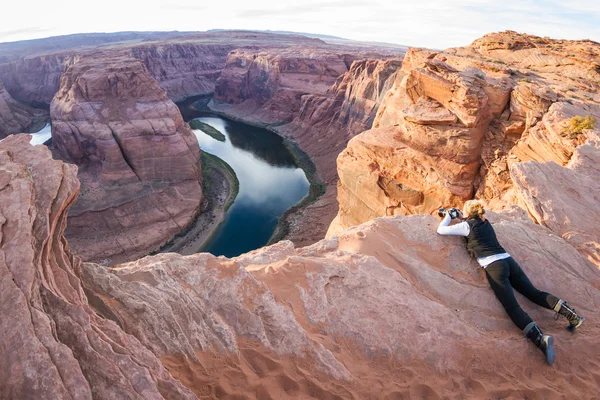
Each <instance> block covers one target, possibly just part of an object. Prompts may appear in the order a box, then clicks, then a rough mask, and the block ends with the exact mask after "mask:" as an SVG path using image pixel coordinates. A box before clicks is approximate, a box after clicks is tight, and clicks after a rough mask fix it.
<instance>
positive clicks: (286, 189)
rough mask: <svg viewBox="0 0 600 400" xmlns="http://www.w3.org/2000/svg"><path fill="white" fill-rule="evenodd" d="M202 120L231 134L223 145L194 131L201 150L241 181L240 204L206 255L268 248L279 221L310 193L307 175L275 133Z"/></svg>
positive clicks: (226, 254) (227, 134)
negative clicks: (216, 159)
mask: <svg viewBox="0 0 600 400" xmlns="http://www.w3.org/2000/svg"><path fill="white" fill-rule="evenodd" d="M197 119H199V120H200V121H202V122H204V123H206V124H209V125H211V126H213V127H214V128H216V129H218V130H219V131H221V132H222V133H223V134H224V135H225V137H226V139H225V142H219V141H217V140H215V139H213V138H212V137H210V136H208V135H206V134H205V133H203V132H202V131H201V130H194V133H195V134H196V137H197V138H198V143H199V144H200V147H201V148H202V149H203V150H204V151H206V152H208V153H211V154H214V155H216V156H218V157H220V158H222V159H223V160H225V161H226V162H227V163H229V165H231V167H232V168H233V169H234V171H235V172H236V174H237V177H238V179H239V181H240V191H239V194H238V197H237V198H236V200H235V203H234V204H233V206H232V207H231V208H230V209H229V211H228V212H227V215H226V217H225V221H224V222H223V225H221V228H220V229H219V232H217V233H216V234H215V236H214V237H213V239H212V240H211V241H210V243H208V244H207V246H206V247H205V248H204V249H202V251H207V252H210V253H212V254H215V255H225V256H227V257H233V256H237V255H240V254H242V253H245V252H247V251H250V250H254V249H256V248H259V247H261V246H264V245H265V244H266V243H267V241H268V240H269V238H270V237H271V235H272V234H273V231H274V229H275V227H276V225H277V221H278V218H279V216H280V215H281V214H282V213H283V212H284V211H285V210H287V209H288V208H290V207H291V206H293V205H294V204H296V203H298V202H299V201H300V200H302V198H304V196H306V194H307V193H308V188H309V182H308V180H307V179H306V176H305V175H304V171H302V170H301V169H300V168H298V167H297V166H296V164H295V163H294V159H293V157H292V155H291V154H290V152H289V151H288V149H287V148H286V147H285V146H284V145H283V140H282V139H281V137H279V136H277V135H276V134H274V133H272V132H269V131H267V130H265V129H260V128H255V127H252V126H249V125H245V124H242V123H239V122H235V121H228V120H224V119H222V118H220V117H215V116H211V117H207V116H204V117H200V118H197Z"/></svg>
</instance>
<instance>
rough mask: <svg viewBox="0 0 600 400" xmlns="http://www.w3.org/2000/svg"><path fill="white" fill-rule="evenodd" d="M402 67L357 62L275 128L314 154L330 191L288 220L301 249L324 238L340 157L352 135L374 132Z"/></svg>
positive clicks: (334, 203) (332, 208) (308, 96)
mask: <svg viewBox="0 0 600 400" xmlns="http://www.w3.org/2000/svg"><path fill="white" fill-rule="evenodd" d="M401 63H402V61H401V59H397V58H395V59H388V60H377V59H364V60H357V61H354V62H353V63H352V65H351V66H350V69H349V70H348V71H347V72H346V73H344V74H343V75H341V76H340V77H338V79H337V80H336V82H335V83H334V84H333V85H332V86H331V87H330V88H329V89H328V90H327V92H325V94H324V95H320V94H306V95H303V96H302V98H301V104H300V111H299V112H298V113H297V115H296V117H295V118H294V120H293V121H292V122H291V123H289V124H286V125H283V126H280V127H277V128H275V131H276V132H278V133H279V134H281V135H284V136H287V137H291V138H292V139H293V140H294V141H295V142H296V143H299V144H300V146H301V148H302V149H303V150H304V151H306V152H307V153H308V154H309V155H310V157H311V159H312V160H313V162H314V163H315V166H316V168H317V173H318V176H319V178H320V179H321V180H322V182H323V183H324V184H325V185H326V188H327V189H326V193H325V194H324V195H323V196H322V197H321V198H320V199H319V200H317V201H316V202H315V203H313V204H310V205H308V206H307V207H306V208H305V209H303V210H299V211H298V212H293V213H290V214H288V215H286V216H285V217H284V219H285V220H284V223H285V224H288V225H289V227H290V229H289V234H288V235H287V236H286V239H289V240H292V241H293V242H294V243H295V244H296V245H298V246H302V245H307V244H311V243H314V242H315V241H316V240H319V239H321V238H323V236H324V234H325V232H326V230H327V227H328V226H329V223H330V222H331V220H332V219H333V217H334V216H335V214H336V213H337V210H338V204H337V199H336V196H337V181H338V176H337V173H336V165H335V162H336V158H337V156H338V154H339V153H340V152H341V151H342V150H343V149H344V148H345V147H346V145H347V143H348V141H349V140H350V139H351V138H352V137H353V136H355V135H357V134H358V133H360V132H362V131H364V130H367V129H370V128H371V126H372V125H373V120H374V118H375V115H376V113H377V109H378V107H379V104H380V103H381V100H382V98H383V97H384V95H385V93H387V91H388V90H389V89H390V87H391V84H392V82H393V81H394V77H395V74H396V72H397V71H398V70H399V68H400V66H401Z"/></svg>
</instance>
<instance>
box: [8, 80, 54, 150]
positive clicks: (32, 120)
mask: <svg viewBox="0 0 600 400" xmlns="http://www.w3.org/2000/svg"><path fill="white" fill-rule="evenodd" d="M48 118H49V117H48V113H47V112H46V111H44V110H40V109H34V108H31V107H28V106H26V105H24V104H21V103H19V102H18V101H16V100H15V99H13V98H12V96H11V95H10V94H9V93H8V92H7V91H6V88H5V87H4V85H3V84H2V82H0V139H2V138H5V137H6V136H8V135H10V134H13V133H20V132H31V131H36V130H39V129H40V128H42V127H43V124H44V123H45V121H47V120H48Z"/></svg>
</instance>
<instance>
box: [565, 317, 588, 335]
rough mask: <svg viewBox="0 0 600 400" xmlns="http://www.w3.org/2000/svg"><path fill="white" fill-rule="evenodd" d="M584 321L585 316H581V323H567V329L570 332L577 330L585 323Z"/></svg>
mask: <svg viewBox="0 0 600 400" xmlns="http://www.w3.org/2000/svg"><path fill="white" fill-rule="evenodd" d="M583 321H585V318H584V317H581V319H580V320H579V323H578V324H577V325H567V330H568V331H569V332H575V331H576V330H577V328H579V327H580V326H581V325H582V324H583Z"/></svg>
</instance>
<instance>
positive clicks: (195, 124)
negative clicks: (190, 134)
mask: <svg viewBox="0 0 600 400" xmlns="http://www.w3.org/2000/svg"><path fill="white" fill-rule="evenodd" d="M190 128H192V129H200V130H201V131H202V132H204V133H206V134H207V135H208V136H210V137H212V138H213V139H215V140H218V141H219V142H224V141H225V135H223V133H221V131H219V130H218V129H216V128H213V127H212V126H210V125H208V124H205V123H204V122H202V121H198V120H197V119H193V120H191V121H190Z"/></svg>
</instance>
